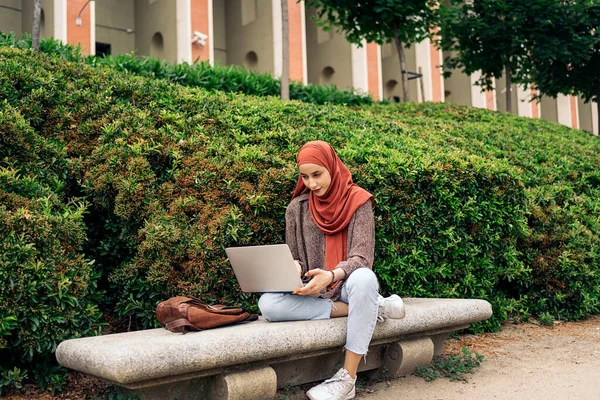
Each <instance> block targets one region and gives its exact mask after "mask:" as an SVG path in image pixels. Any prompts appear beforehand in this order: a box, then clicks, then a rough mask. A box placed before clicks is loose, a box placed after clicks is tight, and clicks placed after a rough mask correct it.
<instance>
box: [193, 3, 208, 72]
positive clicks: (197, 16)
mask: <svg viewBox="0 0 600 400" xmlns="http://www.w3.org/2000/svg"><path fill="white" fill-rule="evenodd" d="M190 9H191V14H192V15H191V18H192V33H193V32H194V31H198V32H201V33H204V34H205V35H208V38H207V39H206V40H205V41H204V46H202V45H201V44H199V43H196V42H194V43H192V61H196V59H198V61H209V60H210V51H209V49H210V46H212V42H211V41H212V38H211V37H210V35H209V33H210V32H208V0H191V1H190ZM190 40H191V38H190Z"/></svg>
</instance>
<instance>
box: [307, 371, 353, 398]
mask: <svg viewBox="0 0 600 400" xmlns="http://www.w3.org/2000/svg"><path fill="white" fill-rule="evenodd" d="M355 383H356V378H352V377H351V376H350V374H348V371H346V370H345V369H344V368H340V370H339V371H338V372H337V373H336V374H335V375H334V376H333V377H331V379H327V380H326V381H325V382H323V383H321V384H320V385H317V386H315V387H314V388H312V389H310V390H309V391H308V392H306V395H307V396H308V398H309V399H310V400H349V399H353V398H354V396H355V395H356V389H355V388H354V384H355Z"/></svg>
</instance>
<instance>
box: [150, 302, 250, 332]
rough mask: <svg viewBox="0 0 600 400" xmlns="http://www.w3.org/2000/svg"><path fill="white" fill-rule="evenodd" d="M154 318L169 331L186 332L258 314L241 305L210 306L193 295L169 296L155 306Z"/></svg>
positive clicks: (227, 323) (248, 319)
mask: <svg viewBox="0 0 600 400" xmlns="http://www.w3.org/2000/svg"><path fill="white" fill-rule="evenodd" d="M156 318H157V319H158V322H160V323H161V324H163V325H164V326H165V328H167V329H168V330H170V331H171V332H177V333H187V332H190V331H201V330H203V329H210V328H216V327H217V326H222V325H229V324H233V323H236V322H242V321H255V320H257V319H258V315H256V314H251V313H250V312H249V311H248V310H247V309H245V308H243V307H228V306H224V305H221V304H217V305H213V306H210V305H208V304H205V303H202V302H201V301H200V300H198V299H196V298H194V297H183V296H177V297H171V298H170V299H169V300H165V301H163V302H162V303H159V304H158V306H156Z"/></svg>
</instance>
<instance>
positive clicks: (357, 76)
mask: <svg viewBox="0 0 600 400" xmlns="http://www.w3.org/2000/svg"><path fill="white" fill-rule="evenodd" d="M350 46H351V57H352V87H353V88H354V89H356V90H358V91H360V92H362V93H369V70H368V66H367V42H366V41H364V40H363V42H362V47H358V45H356V44H354V43H351V44H350Z"/></svg>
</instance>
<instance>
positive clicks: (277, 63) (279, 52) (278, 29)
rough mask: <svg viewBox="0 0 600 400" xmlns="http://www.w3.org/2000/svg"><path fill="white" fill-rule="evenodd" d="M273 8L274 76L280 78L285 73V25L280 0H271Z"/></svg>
mask: <svg viewBox="0 0 600 400" xmlns="http://www.w3.org/2000/svg"><path fill="white" fill-rule="evenodd" d="M271 8H272V9H273V12H272V14H273V76H275V77H276V78H280V77H281V73H282V72H283V60H282V58H283V23H282V22H281V2H280V0H271Z"/></svg>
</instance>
